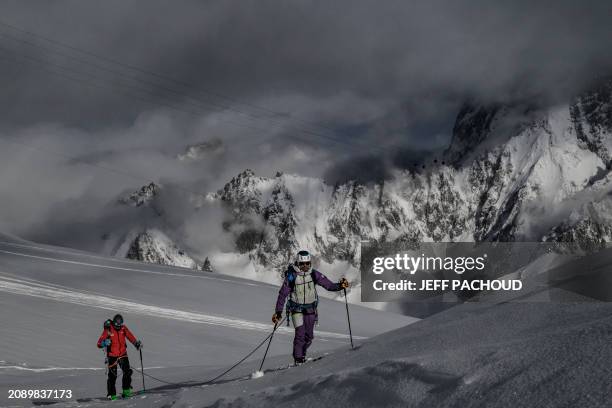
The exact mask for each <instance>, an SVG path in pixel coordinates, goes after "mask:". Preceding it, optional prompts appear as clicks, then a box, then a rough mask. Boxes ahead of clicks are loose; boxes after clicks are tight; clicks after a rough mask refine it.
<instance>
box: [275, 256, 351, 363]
mask: <svg viewBox="0 0 612 408" xmlns="http://www.w3.org/2000/svg"><path fill="white" fill-rule="evenodd" d="M316 285H320V286H323V287H324V288H325V289H327V290H329V291H332V292H336V291H339V290H342V289H344V288H348V286H349V283H348V281H347V280H346V279H344V278H342V279H340V282H338V283H333V282H331V281H330V280H329V279H327V277H326V276H325V275H323V274H322V273H321V272H319V271H317V270H315V269H313V268H312V264H311V260H310V253H308V251H300V252H298V255H297V260H296V261H295V264H293V265H289V267H288V268H287V271H286V272H285V279H284V281H283V285H282V286H281V288H280V290H279V291H278V299H277V300H276V309H275V310H276V311H275V313H274V315H273V316H272V322H273V323H274V324H275V325H276V324H277V323H278V322H279V321H280V320H281V319H282V317H283V306H284V305H285V300H286V299H287V296H289V299H288V300H287V315H288V317H287V318H289V315H290V316H291V320H292V322H293V327H295V337H294V339H293V358H294V360H295V364H296V365H299V364H302V363H303V362H304V361H305V360H306V350H308V347H309V346H310V344H311V343H312V339H313V338H314V326H315V323H316V321H317V304H318V302H319V296H318V295H317V289H316Z"/></svg>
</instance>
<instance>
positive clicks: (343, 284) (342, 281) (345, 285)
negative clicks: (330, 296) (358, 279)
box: [338, 278, 350, 289]
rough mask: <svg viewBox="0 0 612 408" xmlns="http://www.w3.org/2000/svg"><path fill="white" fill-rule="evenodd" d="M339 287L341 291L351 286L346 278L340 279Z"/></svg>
mask: <svg viewBox="0 0 612 408" xmlns="http://www.w3.org/2000/svg"><path fill="white" fill-rule="evenodd" d="M338 285H340V288H341V289H346V288H348V287H349V286H350V285H349V281H347V280H346V279H345V278H342V279H340V282H338Z"/></svg>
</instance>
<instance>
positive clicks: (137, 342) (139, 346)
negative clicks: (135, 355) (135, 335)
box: [134, 340, 142, 350]
mask: <svg viewBox="0 0 612 408" xmlns="http://www.w3.org/2000/svg"><path fill="white" fill-rule="evenodd" d="M134 347H136V350H140V349H141V348H142V341H140V340H136V343H134Z"/></svg>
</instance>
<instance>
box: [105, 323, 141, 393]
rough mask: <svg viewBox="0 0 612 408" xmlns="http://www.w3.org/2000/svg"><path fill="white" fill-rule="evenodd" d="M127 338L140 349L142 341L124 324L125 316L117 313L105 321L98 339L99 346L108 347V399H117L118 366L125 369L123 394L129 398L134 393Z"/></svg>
mask: <svg viewBox="0 0 612 408" xmlns="http://www.w3.org/2000/svg"><path fill="white" fill-rule="evenodd" d="M126 338H127V340H129V341H130V343H132V344H133V345H134V347H136V350H140V348H141V347H142V343H141V342H140V340H136V337H134V335H133V334H132V332H131V331H130V329H128V328H127V326H125V325H124V324H123V317H122V316H121V315H120V314H117V315H115V317H113V320H110V319H109V320H107V321H105V322H104V331H103V332H102V335H101V336H100V338H99V339H98V348H106V357H107V358H106V359H107V364H108V380H107V382H106V388H107V397H108V399H113V400H114V399H117V395H116V394H117V391H116V389H115V381H116V380H117V366H119V367H121V371H123V378H122V379H121V383H122V384H121V385H122V389H123V392H122V394H121V396H122V397H123V398H127V397H130V396H131V395H132V369H131V368H130V360H129V359H128V355H127V347H126V345H127V343H126Z"/></svg>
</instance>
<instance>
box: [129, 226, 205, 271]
mask: <svg viewBox="0 0 612 408" xmlns="http://www.w3.org/2000/svg"><path fill="white" fill-rule="evenodd" d="M126 258H128V259H134V260H137V261H143V262H149V263H156V264H160V265H171V266H180V267H183V268H190V269H197V268H198V265H197V263H196V262H195V261H194V260H193V259H192V258H191V257H189V255H187V254H186V253H185V251H183V250H182V249H180V248H179V247H178V246H177V245H176V244H175V243H174V242H172V240H171V239H170V238H168V237H167V236H166V235H165V234H164V233H163V232H161V231H159V230H156V229H150V230H147V231H145V232H142V233H140V234H138V235H137V236H136V238H135V239H134V241H133V242H132V244H131V245H130V247H129V250H128V252H127V255H126ZM207 267H209V268H211V269H212V267H211V265H210V262H209V264H208V265H207Z"/></svg>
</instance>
